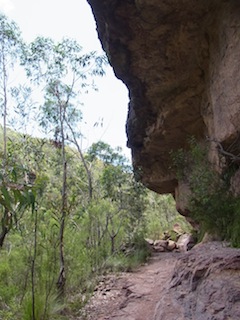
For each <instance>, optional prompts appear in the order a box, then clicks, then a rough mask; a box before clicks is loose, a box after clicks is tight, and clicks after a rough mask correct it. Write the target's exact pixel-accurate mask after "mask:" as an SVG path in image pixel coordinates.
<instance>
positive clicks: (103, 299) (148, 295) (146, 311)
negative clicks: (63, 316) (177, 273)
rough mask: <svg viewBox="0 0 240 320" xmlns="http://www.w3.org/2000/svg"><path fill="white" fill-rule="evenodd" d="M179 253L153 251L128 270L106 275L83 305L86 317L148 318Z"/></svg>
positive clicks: (93, 319)
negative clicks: (115, 274)
mask: <svg viewBox="0 0 240 320" xmlns="http://www.w3.org/2000/svg"><path fill="white" fill-rule="evenodd" d="M180 256H181V254H180V253H159V254H155V255H154V256H153V257H152V258H151V259H150V260H149V262H148V263H147V264H146V265H144V266H141V267H140V268H138V270H136V271H135V272H132V273H121V274H120V275H119V276H117V277H116V276H113V275H109V276H107V277H105V278H104V279H103V281H102V282H100V284H99V286H98V288H97V290H96V291H95V294H94V296H93V297H92V298H91V300H90V301H89V303H88V304H87V306H86V308H85V311H84V313H85V316H84V317H81V318H78V319H79V320H81V319H87V320H96V319H98V320H110V319H114V320H147V319H148V320H151V319H154V312H155V309H156V305H157V303H158V302H159V300H160V297H161V296H162V295H163V292H164V289H165V288H166V286H167V285H168V283H169V281H170V280H171V275H172V271H173V268H174V266H175V263H176V261H177V259H178V258H179V257H180Z"/></svg>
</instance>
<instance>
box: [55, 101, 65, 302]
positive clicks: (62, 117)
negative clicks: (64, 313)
mask: <svg viewBox="0 0 240 320" xmlns="http://www.w3.org/2000/svg"><path fill="white" fill-rule="evenodd" d="M64 120H65V107H63V106H60V123H61V138H62V165H63V176H62V206H61V223H60V232H59V241H60V243H59V254H60V271H59V276H58V281H57V287H58V291H59V296H60V297H64V294H65V283H66V274H65V259H64V230H65V220H66V214H67V160H66V149H65V136H64Z"/></svg>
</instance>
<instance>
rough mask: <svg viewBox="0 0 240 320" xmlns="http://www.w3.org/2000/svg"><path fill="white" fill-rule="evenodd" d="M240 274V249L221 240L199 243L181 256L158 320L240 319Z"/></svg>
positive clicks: (158, 308)
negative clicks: (224, 244)
mask: <svg viewBox="0 0 240 320" xmlns="http://www.w3.org/2000/svg"><path fill="white" fill-rule="evenodd" d="M239 276H240V251H239V249H230V248H224V246H223V243H221V242H212V243H206V244H200V245H198V246H196V247H195V248H194V249H192V250H191V251H190V252H188V253H187V254H186V255H185V256H182V257H180V258H179V260H178V262H177V264H176V266H175V269H174V272H173V276H172V280H171V282H170V284H169V288H168V290H167V291H166V292H165V294H164V296H163V297H162V299H161V300H160V302H159V305H158V307H157V309H156V313H155V317H154V320H169V319H171V320H184V319H188V320H212V319H214V320H227V319H234V320H235V319H236V320H237V319H239V318H240V281H239ZM169 314H171V317H170V318H169Z"/></svg>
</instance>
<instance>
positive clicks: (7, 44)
mask: <svg viewBox="0 0 240 320" xmlns="http://www.w3.org/2000/svg"><path fill="white" fill-rule="evenodd" d="M22 48H23V43H22V39H21V32H20V30H19V28H18V26H17V25H16V24H15V22H13V21H10V20H9V19H8V18H7V17H6V16H5V15H4V14H0V98H1V101H0V103H1V110H2V116H3V132H4V134H3V146H4V151H3V155H4V162H5V164H6V161H7V132H6V130H7V114H8V112H9V110H8V108H9V95H10V86H9V74H10V72H11V70H13V68H14V66H15V64H16V62H17V60H18V59H19V58H20V56H21V53H22Z"/></svg>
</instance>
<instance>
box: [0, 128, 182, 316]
mask: <svg viewBox="0 0 240 320" xmlns="http://www.w3.org/2000/svg"><path fill="white" fill-rule="evenodd" d="M7 136H8V139H7V150H8V157H7V162H6V163H4V161H3V149H1V168H2V169H1V193H0V204H1V205H0V214H1V251H0V260H1V262H0V279H1V287H0V297H1V298H0V306H1V307H0V318H1V319H21V320H22V319H29V320H30V319H33V317H32V315H33V313H34V315H35V319H60V318H61V314H62V319H68V317H64V313H65V312H70V313H71V314H74V309H75V307H76V305H77V306H78V309H79V306H80V305H81V304H84V302H85V301H86V300H87V297H88V296H89V295H90V294H91V292H92V290H93V288H94V285H95V281H96V279H97V276H98V275H100V274H102V273H103V272H106V270H108V271H118V270H131V269H132V268H133V267H134V266H136V265H137V264H138V263H141V262H142V261H144V260H145V259H146V257H147V255H148V252H147V248H146V245H145V241H144V238H145V237H151V238H153V239H158V238H159V237H160V236H161V234H162V233H163V232H164V231H166V230H168V229H171V228H172V226H173V224H174V223H176V222H178V223H180V224H181V225H182V228H184V220H183V219H182V218H181V217H180V216H179V215H178V213H177V212H176V210H175V207H174V201H173V199H172V197H171V196H159V195H157V194H154V193H153V192H151V191H149V190H147V189H146V188H144V187H143V186H142V185H141V184H140V183H138V182H136V181H135V179H134V176H133V173H132V169H131V166H130V165H129V162H128V160H127V159H126V158H125V157H124V156H123V155H122V153H121V150H120V149H112V148H111V147H110V146H109V145H107V144H106V143H104V142H98V143H96V144H93V145H92V146H91V147H90V148H89V150H88V151H87V152H86V153H85V154H84V155H80V154H79V152H78V150H77V149H76V148H74V147H70V146H66V160H67V162H66V163H67V166H66V167H67V179H66V190H65V192H66V193H65V195H64V196H65V197H67V204H66V215H65V220H64V230H63V225H62V222H63V217H62V201H63V199H62V198H63V193H62V180H63V166H62V153H61V147H60V146H59V145H56V144H55V143H54V141H49V140H45V139H38V138H32V137H30V136H27V135H24V134H19V133H16V132H13V131H10V130H8V131H7ZM2 137H3V135H2V134H1V137H0V138H2ZM82 156H83V157H84V162H83V159H82ZM86 166H87V168H88V169H87V170H86ZM89 179H90V180H91V192H90V191H89V190H90V185H89ZM62 262H64V265H62ZM63 267H64V269H62V268H63ZM61 272H64V274H63V276H64V281H65V282H64V287H60V286H59V275H60V276H61ZM74 297H75V298H74Z"/></svg>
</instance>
